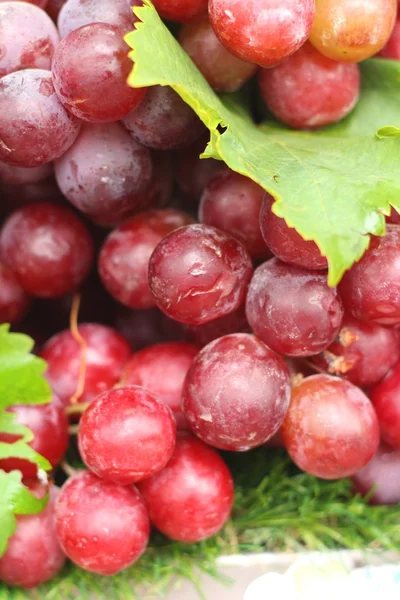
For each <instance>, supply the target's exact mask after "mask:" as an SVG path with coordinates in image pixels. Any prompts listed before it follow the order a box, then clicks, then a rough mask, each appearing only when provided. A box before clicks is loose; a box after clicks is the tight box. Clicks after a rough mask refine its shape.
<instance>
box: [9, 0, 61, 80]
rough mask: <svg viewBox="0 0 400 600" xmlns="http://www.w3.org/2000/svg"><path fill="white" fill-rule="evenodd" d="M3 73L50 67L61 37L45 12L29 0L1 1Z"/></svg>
mask: <svg viewBox="0 0 400 600" xmlns="http://www.w3.org/2000/svg"><path fill="white" fill-rule="evenodd" d="M0 39H1V52H0V77H4V75H7V74H8V73H13V72H14V71H19V70H20V69H35V68H36V69H50V67H51V60H52V58H53V54H54V51H55V49H56V47H57V45H58V43H59V41H60V37H59V35H58V32H57V29H56V27H55V25H54V23H53V21H52V20H51V19H50V17H49V16H48V15H46V13H45V12H44V11H43V10H41V9H40V8H38V7H37V6H35V5H34V4H29V3H28V2H0Z"/></svg>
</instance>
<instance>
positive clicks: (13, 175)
mask: <svg viewBox="0 0 400 600" xmlns="http://www.w3.org/2000/svg"><path fill="white" fill-rule="evenodd" d="M52 172H53V168H52V165H51V164H46V165H40V166H39V167H30V168H28V169H27V168H24V167H13V166H12V165H7V164H6V163H3V162H0V182H2V183H6V184H8V185H27V184H31V183H39V182H40V181H43V180H44V179H47V178H48V177H49V176H50V175H51V174H52Z"/></svg>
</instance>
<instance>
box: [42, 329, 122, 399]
mask: <svg viewBox="0 0 400 600" xmlns="http://www.w3.org/2000/svg"><path fill="white" fill-rule="evenodd" d="M79 333H80V335H81V336H82V337H83V339H84V340H85V342H86V344H87V351H86V369H85V385H84V389H83V393H82V396H81V397H80V402H90V401H91V400H93V398H95V397H96V396H98V395H99V394H101V393H102V392H105V391H106V390H109V389H110V388H112V387H113V385H115V384H116V383H117V382H118V381H119V380H120V378H121V374H122V371H123V369H124V367H125V365H126V363H127V362H128V360H129V357H130V356H131V354H132V351H131V348H130V346H129V344H128V342H127V341H126V340H125V339H124V338H123V337H122V336H121V335H120V334H119V333H117V332H116V331H115V330H113V329H111V327H106V326H104V325H99V324H97V323H84V324H82V325H79ZM40 355H41V357H42V358H44V360H45V361H46V362H47V372H46V378H47V380H48V382H49V383H50V385H51V387H52V389H53V391H54V392H55V393H56V394H57V395H58V396H59V397H60V398H61V400H62V402H63V403H64V404H68V402H69V400H70V398H71V396H73V395H74V393H75V392H76V389H77V386H78V379H79V369H80V365H81V361H82V359H83V351H82V346H80V344H78V342H77V341H75V339H74V337H73V336H72V333H71V332H70V331H61V332H60V333H58V334H56V335H55V336H54V337H52V338H51V339H50V340H49V341H48V342H47V343H46V344H45V346H44V347H43V349H42V351H41V353H40Z"/></svg>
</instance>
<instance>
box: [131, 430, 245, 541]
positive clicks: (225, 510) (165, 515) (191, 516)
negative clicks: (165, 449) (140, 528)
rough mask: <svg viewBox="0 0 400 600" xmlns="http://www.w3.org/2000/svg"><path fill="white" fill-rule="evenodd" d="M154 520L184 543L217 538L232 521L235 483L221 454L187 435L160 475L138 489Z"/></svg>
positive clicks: (169, 535) (178, 439)
mask: <svg viewBox="0 0 400 600" xmlns="http://www.w3.org/2000/svg"><path fill="white" fill-rule="evenodd" d="M138 487H139V489H140V491H141V493H142V495H143V497H144V500H145V502H146V504H147V506H148V509H149V513H150V520H151V522H152V523H153V525H154V526H155V527H157V529H159V530H160V531H161V532H162V533H164V534H165V535H167V536H168V537H170V538H172V539H174V540H178V541H180V542H184V543H193V542H200V541H201V540H204V539H206V538H208V537H211V536H212V535H215V534H216V533H217V532H218V531H219V530H220V529H221V528H222V527H223V526H224V524H225V522H226V521H227V520H228V518H229V516H230V513H231V509H232V504H233V494H234V488H233V481H232V476H231V474H230V472H229V469H228V467H227V466H226V464H225V463H224V461H223V460H222V458H221V457H220V456H219V454H218V453H217V452H216V451H215V450H213V449H212V448H209V447H208V446H206V444H203V442H201V441H200V440H197V439H196V438H194V437H193V436H191V435H190V434H187V433H181V434H180V435H179V436H178V438H177V441H176V447H175V451H174V454H173V455H172V458H171V460H170V461H169V463H168V464H167V466H166V467H165V468H164V469H163V470H162V471H161V472H160V473H157V474H156V475H154V476H153V477H151V478H150V479H147V480H146V481H141V482H140V483H139V485H138Z"/></svg>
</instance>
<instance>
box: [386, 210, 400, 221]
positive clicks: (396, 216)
mask: <svg viewBox="0 0 400 600" xmlns="http://www.w3.org/2000/svg"><path fill="white" fill-rule="evenodd" d="M386 223H390V224H392V225H400V213H399V212H397V210H396V209H395V208H394V207H393V206H391V210H390V215H388V216H387V217H386Z"/></svg>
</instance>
